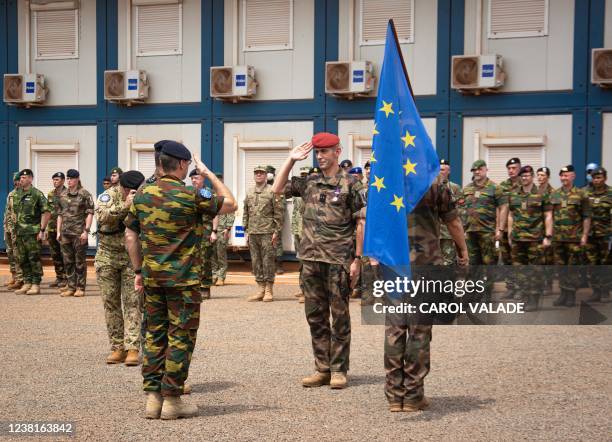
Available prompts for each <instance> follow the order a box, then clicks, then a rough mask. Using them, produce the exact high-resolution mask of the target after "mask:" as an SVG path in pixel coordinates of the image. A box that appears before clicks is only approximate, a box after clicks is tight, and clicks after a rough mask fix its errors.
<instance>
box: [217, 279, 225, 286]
mask: <svg viewBox="0 0 612 442" xmlns="http://www.w3.org/2000/svg"><path fill="white" fill-rule="evenodd" d="M215 285H217V286H222V285H225V279H221V278H219V279H217V283H216V284H215Z"/></svg>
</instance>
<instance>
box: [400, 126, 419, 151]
mask: <svg viewBox="0 0 612 442" xmlns="http://www.w3.org/2000/svg"><path fill="white" fill-rule="evenodd" d="M415 138H416V135H410V132H408V130H406V135H404V136H403V137H401V138H400V139H401V140H402V141H403V142H404V147H408V146H412V147H416V145H415V144H414V139H415Z"/></svg>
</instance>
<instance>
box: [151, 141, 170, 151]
mask: <svg viewBox="0 0 612 442" xmlns="http://www.w3.org/2000/svg"><path fill="white" fill-rule="evenodd" d="M168 141H170V140H160V141H158V142H157V143H155V144H154V145H153V148H154V149H155V152H161V149H162V146H163V145H164V144H166V143H167V142H168Z"/></svg>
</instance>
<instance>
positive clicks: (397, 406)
mask: <svg viewBox="0 0 612 442" xmlns="http://www.w3.org/2000/svg"><path fill="white" fill-rule="evenodd" d="M389 411H390V412H391V413H397V412H399V411H404V410H403V409H402V403H401V402H389Z"/></svg>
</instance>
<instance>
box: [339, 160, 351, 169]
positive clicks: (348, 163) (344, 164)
mask: <svg viewBox="0 0 612 442" xmlns="http://www.w3.org/2000/svg"><path fill="white" fill-rule="evenodd" d="M340 167H342V168H343V169H346V168H347V167H353V162H352V161H351V160H342V161H341V162H340Z"/></svg>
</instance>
